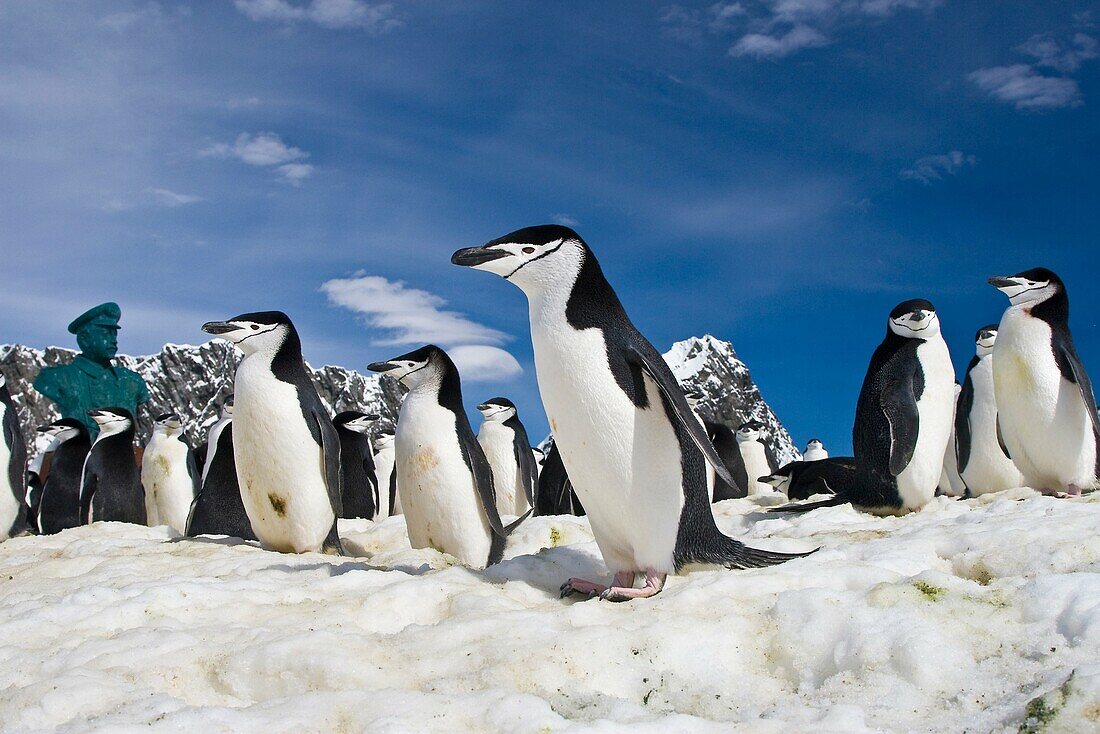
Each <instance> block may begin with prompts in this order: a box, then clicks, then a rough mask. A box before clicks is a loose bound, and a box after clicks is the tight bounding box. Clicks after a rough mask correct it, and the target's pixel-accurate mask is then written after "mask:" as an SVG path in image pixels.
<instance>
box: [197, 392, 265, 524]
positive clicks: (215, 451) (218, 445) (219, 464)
mask: <svg viewBox="0 0 1100 734" xmlns="http://www.w3.org/2000/svg"><path fill="white" fill-rule="evenodd" d="M206 445H207V449H206V462H205V463H204V464H203V468H202V483H201V486H200V488H199V494H198V496H197V497H195V502H194V504H193V505H192V506H191V514H190V516H189V517H188V519H187V535H188V537H192V538H193V537H196V536H199V535H228V536H230V537H233V538H241V539H243V540H256V539H257V538H256V533H254V532H252V523H251V522H250V521H249V519H248V513H247V512H245V509H244V501H243V500H242V499H241V487H240V484H239V483H238V482H237V462H236V461H235V460H234V458H233V399H232V398H229V399H227V400H226V401H225V402H224V403H222V409H221V413H220V415H219V417H218V420H217V422H216V423H214V425H212V426H211V427H210V431H209V433H207V436H206Z"/></svg>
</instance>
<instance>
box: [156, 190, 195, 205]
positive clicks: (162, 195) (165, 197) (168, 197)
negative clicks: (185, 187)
mask: <svg viewBox="0 0 1100 734" xmlns="http://www.w3.org/2000/svg"><path fill="white" fill-rule="evenodd" d="M148 193H150V194H152V195H153V199H154V200H156V202H157V203H158V204H160V205H161V206H167V207H171V208H175V207H178V206H183V205H185V204H194V203H196V202H199V201H202V200H203V198H202V197H201V196H194V195H192V194H177V193H176V192H175V191H169V190H168V189H148Z"/></svg>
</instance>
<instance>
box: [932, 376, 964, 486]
mask: <svg viewBox="0 0 1100 734" xmlns="http://www.w3.org/2000/svg"><path fill="white" fill-rule="evenodd" d="M961 392H962V385H960V384H959V383H957V382H956V383H955V401H954V403H953V404H952V410H953V412H952V413H951V433H949V434H948V436H947V448H946V449H945V450H944V452H943V469H942V470H941V471H940V482H939V485H937V487H936V492H937V494H942V495H945V496H947V497H963V496H965V495H966V484H965V483H964V482H963V479H962V476H961V475H960V474H959V455H958V453H957V451H956V447H955V445H956V440H955V417H956V416H957V415H958V410H959V394H960V393H961Z"/></svg>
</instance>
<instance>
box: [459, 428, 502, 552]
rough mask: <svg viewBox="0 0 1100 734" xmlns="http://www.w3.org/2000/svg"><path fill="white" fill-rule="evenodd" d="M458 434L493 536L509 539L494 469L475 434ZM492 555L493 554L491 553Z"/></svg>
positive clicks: (467, 432) (463, 457) (460, 446)
mask: <svg viewBox="0 0 1100 734" xmlns="http://www.w3.org/2000/svg"><path fill="white" fill-rule="evenodd" d="M458 434H459V435H458V446H459V448H460V449H461V450H462V460H463V461H465V462H466V468H468V469H469V470H470V476H472V477H473V479H474V488H475V489H476V490H477V494H478V497H479V498H480V499H481V508H482V509H483V510H485V517H486V518H488V520H489V527H490V528H491V529H492V531H493V535H499V536H501V537H502V538H504V537H507V533H506V532H505V528H504V523H502V522H501V520H500V513H498V512H497V493H496V489H495V488H494V487H493V469H492V467H490V466H489V461H488V460H487V459H486V458H485V453H484V452H483V451H482V450H481V444H479V443H478V442H477V439H476V438H475V437H474V432H473V431H472V430H467V431H462V430H461V429H460V430H459V432H458ZM475 447H476V448H475ZM502 550H503V548H502ZM490 555H492V554H491V553H490Z"/></svg>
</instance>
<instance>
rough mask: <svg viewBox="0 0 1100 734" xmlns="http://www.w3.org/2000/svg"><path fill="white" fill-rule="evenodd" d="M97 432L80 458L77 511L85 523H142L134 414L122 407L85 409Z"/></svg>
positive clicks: (141, 494)
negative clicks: (80, 470) (135, 457)
mask: <svg viewBox="0 0 1100 734" xmlns="http://www.w3.org/2000/svg"><path fill="white" fill-rule="evenodd" d="M88 415H89V416H90V417H91V419H92V420H93V421H95V424H96V425H97V426H98V427H99V433H98V434H97V435H96V437H95V441H94V442H93V443H92V448H91V450H90V451H89V452H88V458H87V459H85V460H84V471H83V472H82V474H81V477H80V510H81V514H82V517H83V519H84V523H85V524H90V523H93V522H129V523H133V524H135V525H145V524H146V520H147V516H146V512H145V491H144V490H143V489H142V487H141V472H140V471H139V469H138V466H137V463H136V462H135V461H134V417H133V416H132V415H131V414H130V411H128V410H126V409H125V408H100V409H98V410H89V411H88Z"/></svg>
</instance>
